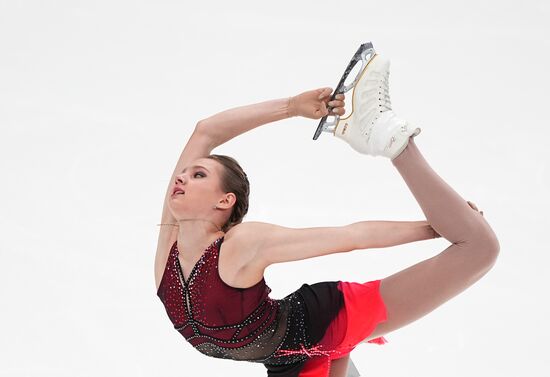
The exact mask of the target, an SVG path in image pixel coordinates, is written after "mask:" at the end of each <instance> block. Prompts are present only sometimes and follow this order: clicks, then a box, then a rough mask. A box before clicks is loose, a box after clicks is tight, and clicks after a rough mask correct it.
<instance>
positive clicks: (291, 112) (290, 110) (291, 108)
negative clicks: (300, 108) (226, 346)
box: [286, 96, 298, 118]
mask: <svg viewBox="0 0 550 377" xmlns="http://www.w3.org/2000/svg"><path fill="white" fill-rule="evenodd" d="M286 113H287V116H288V117H289V118H292V117H295V116H298V113H297V110H296V98H294V97H292V96H291V97H288V100H287V105H286Z"/></svg>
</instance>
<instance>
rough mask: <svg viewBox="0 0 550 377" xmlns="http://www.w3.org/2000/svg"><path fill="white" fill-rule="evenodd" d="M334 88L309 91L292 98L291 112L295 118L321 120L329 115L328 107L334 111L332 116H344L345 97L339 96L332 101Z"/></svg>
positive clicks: (331, 113)
mask: <svg viewBox="0 0 550 377" xmlns="http://www.w3.org/2000/svg"><path fill="white" fill-rule="evenodd" d="M331 93H332V88H320V89H315V90H309V91H307V92H304V93H301V94H298V95H297V96H294V97H291V98H290V104H289V111H290V114H292V115H293V116H303V117H305V118H310V119H321V118H322V117H324V116H325V115H329V110H328V109H327V106H330V107H331V108H332V109H331V111H330V115H344V113H345V112H346V110H345V109H344V106H345V102H344V100H345V98H346V97H345V95H344V94H343V93H341V94H337V95H336V98H335V99H334V100H332V101H330V96H331Z"/></svg>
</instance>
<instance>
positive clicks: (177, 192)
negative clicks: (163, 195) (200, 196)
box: [172, 187, 185, 196]
mask: <svg viewBox="0 0 550 377" xmlns="http://www.w3.org/2000/svg"><path fill="white" fill-rule="evenodd" d="M176 195H185V191H183V190H182V189H181V188H179V187H176V188H174V190H173V191H172V196H176Z"/></svg>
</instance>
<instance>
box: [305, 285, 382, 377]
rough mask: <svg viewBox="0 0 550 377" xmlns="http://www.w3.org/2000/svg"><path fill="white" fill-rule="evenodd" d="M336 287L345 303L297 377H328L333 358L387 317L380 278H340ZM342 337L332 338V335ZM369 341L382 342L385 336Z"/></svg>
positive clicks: (341, 355) (338, 356)
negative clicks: (342, 279) (358, 281)
mask: <svg viewBox="0 0 550 377" xmlns="http://www.w3.org/2000/svg"><path fill="white" fill-rule="evenodd" d="M338 289H339V290H340V291H341V292H342V293H343V295H344V302H345V305H344V307H343V308H342V309H341V310H340V311H339V312H338V315H337V316H336V318H335V319H334V320H333V321H332V322H331V323H330V325H329V327H328V328H327V331H326V332H325V334H324V336H323V338H322V339H321V340H320V342H319V343H318V344H317V347H318V352H315V353H316V355H315V356H312V357H311V358H310V359H308V360H307V361H306V362H305V364H304V366H303V368H302V369H301V371H300V374H299V375H298V376H299V377H328V375H329V372H330V364H331V361H332V360H335V359H339V358H342V357H344V356H346V355H348V354H349V353H350V352H351V351H352V350H353V349H355V347H357V345H358V344H359V343H361V342H362V341H363V340H364V339H365V338H367V337H368V336H369V335H370V334H371V333H372V332H373V330H374V329H375V327H376V325H378V324H379V323H381V322H384V321H385V320H386V319H387V313H386V306H385V305H384V301H383V300H382V296H381V295H380V280H373V281H369V282H366V283H362V284H361V283H354V282H345V281H340V282H339V283H338ZM343 333H345V335H344V337H343V340H342V341H338V342H337V343H336V342H335V339H338V340H339V339H342V334H343ZM368 343H376V344H380V345H382V344H385V343H387V340H386V339H385V338H384V337H378V338H375V339H372V340H369V341H368Z"/></svg>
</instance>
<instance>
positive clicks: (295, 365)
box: [157, 236, 346, 377]
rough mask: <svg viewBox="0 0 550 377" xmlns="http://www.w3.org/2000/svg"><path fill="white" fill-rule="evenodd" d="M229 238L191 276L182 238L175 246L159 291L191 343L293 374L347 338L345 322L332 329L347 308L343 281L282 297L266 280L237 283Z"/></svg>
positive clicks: (278, 372) (221, 355)
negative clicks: (225, 254) (222, 269)
mask: <svg viewBox="0 0 550 377" xmlns="http://www.w3.org/2000/svg"><path fill="white" fill-rule="evenodd" d="M223 239H224V237H223V236H222V237H220V238H218V239H217V240H216V241H214V242H213V243H212V244H211V245H210V246H209V247H208V248H207V249H206V250H205V252H204V253H203V255H202V256H201V258H200V259H199V260H198V262H197V263H196V265H195V266H194V267H193V269H192V270H191V273H190V274H189V278H188V281H185V278H184V276H183V273H182V269H181V266H180V263H179V259H178V254H179V251H178V248H177V242H174V244H173V246H172V248H171V249H170V253H169V256H168V260H167V263H166V267H165V270H164V274H163V276H162V279H161V282H160V286H159V289H158V291H157V296H158V297H159V298H160V300H161V301H162V303H163V304H164V306H165V309H166V312H167V314H168V317H169V318H170V320H171V322H172V324H173V325H174V328H175V329H176V330H177V331H178V332H179V333H180V334H181V335H183V336H184V337H185V339H186V340H187V342H189V343H190V344H191V345H192V346H193V347H194V348H196V349H197V350H198V351H199V352H201V353H203V354H205V355H207V356H211V357H216V358H223V359H232V360H241V361H249V362H256V363H262V364H264V365H265V367H266V368H267V370H268V376H281V377H282V376H285V377H287V376H288V377H290V376H298V373H299V371H300V369H301V368H302V366H303V364H304V363H305V362H306V361H307V359H308V358H310V357H312V356H314V355H315V354H316V353H319V352H321V353H322V352H323V351H322V350H321V349H329V348H331V347H335V346H336V345H338V344H339V343H340V342H341V341H342V339H343V337H344V335H345V326H346V324H345V321H344V323H342V321H340V323H339V325H338V326H337V328H336V327H335V328H333V329H332V331H330V332H328V331H327V329H328V328H329V326H331V322H332V321H333V319H335V317H336V316H337V315H338V313H339V312H340V310H341V309H342V308H343V306H344V298H343V295H342V293H341V292H340V290H338V287H337V285H338V282H322V283H316V284H313V285H309V284H303V285H302V286H301V287H300V288H299V289H298V290H296V291H295V292H293V293H291V294H289V295H288V296H286V297H284V298H282V299H272V298H270V297H269V293H270V292H271V288H270V287H268V286H267V285H266V282H265V280H264V279H263V278H262V280H260V281H259V282H258V283H257V284H255V285H254V286H252V287H248V288H235V287H231V286H229V285H228V284H226V283H225V282H224V281H223V280H222V279H221V277H220V275H219V272H218V260H219V253H220V250H221V246H222V242H223ZM340 314H342V313H340ZM339 318H341V315H340V316H339ZM344 318H345V316H344ZM333 327H334V326H333ZM342 329H343V330H342ZM321 339H323V342H322V343H323V344H322V347H320V341H321Z"/></svg>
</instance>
